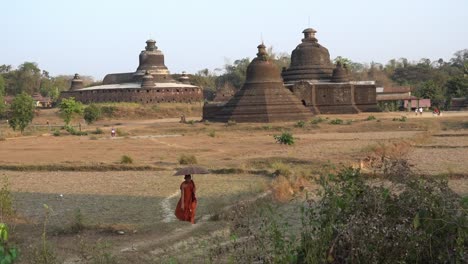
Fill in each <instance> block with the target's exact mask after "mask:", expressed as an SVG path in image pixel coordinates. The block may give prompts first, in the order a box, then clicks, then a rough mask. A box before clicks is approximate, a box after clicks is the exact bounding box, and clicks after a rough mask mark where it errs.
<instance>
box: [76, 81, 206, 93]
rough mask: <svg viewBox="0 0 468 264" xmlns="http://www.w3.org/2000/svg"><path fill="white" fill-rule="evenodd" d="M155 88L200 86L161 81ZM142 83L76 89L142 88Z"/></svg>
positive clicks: (156, 83)
mask: <svg viewBox="0 0 468 264" xmlns="http://www.w3.org/2000/svg"><path fill="white" fill-rule="evenodd" d="M154 85H155V87H154V88H198V86H195V85H190V84H183V83H169V82H168V83H160V82H155V83H154ZM140 88H141V84H140V83H116V84H104V85H97V86H91V87H86V88H82V89H77V90H75V91H90V90H104V89H140Z"/></svg>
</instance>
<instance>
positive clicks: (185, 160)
mask: <svg viewBox="0 0 468 264" xmlns="http://www.w3.org/2000/svg"><path fill="white" fill-rule="evenodd" d="M197 163H198V161H197V158H196V157H195V156H194V155H186V154H182V155H180V157H179V164H181V165H187V164H197Z"/></svg>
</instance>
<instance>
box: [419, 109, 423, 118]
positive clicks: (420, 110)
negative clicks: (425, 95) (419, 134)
mask: <svg viewBox="0 0 468 264" xmlns="http://www.w3.org/2000/svg"><path fill="white" fill-rule="evenodd" d="M422 113H423V108H422V107H419V114H420V115H421V116H422Z"/></svg>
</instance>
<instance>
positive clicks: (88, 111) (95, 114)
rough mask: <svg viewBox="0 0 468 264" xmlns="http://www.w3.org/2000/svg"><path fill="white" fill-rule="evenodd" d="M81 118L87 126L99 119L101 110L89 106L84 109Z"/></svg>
mask: <svg viewBox="0 0 468 264" xmlns="http://www.w3.org/2000/svg"><path fill="white" fill-rule="evenodd" d="M83 118H84V120H85V121H86V123H87V124H92V123H94V122H95V121H97V120H98V119H99V118H101V109H100V108H99V107H98V106H97V105H95V104H91V105H89V106H88V107H86V108H85V110H84V116H83Z"/></svg>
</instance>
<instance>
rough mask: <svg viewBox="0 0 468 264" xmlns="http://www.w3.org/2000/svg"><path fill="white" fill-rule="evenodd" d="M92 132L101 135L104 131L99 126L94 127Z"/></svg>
mask: <svg viewBox="0 0 468 264" xmlns="http://www.w3.org/2000/svg"><path fill="white" fill-rule="evenodd" d="M92 133H93V134H96V135H101V134H104V131H102V129H100V128H99V127H96V130H94V131H93V132H92Z"/></svg>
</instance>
